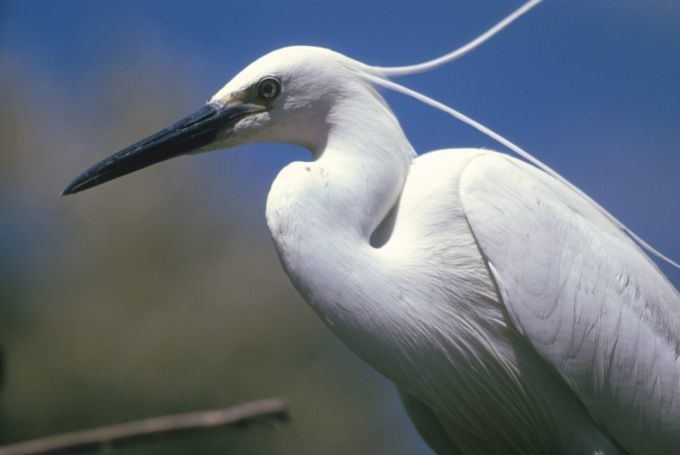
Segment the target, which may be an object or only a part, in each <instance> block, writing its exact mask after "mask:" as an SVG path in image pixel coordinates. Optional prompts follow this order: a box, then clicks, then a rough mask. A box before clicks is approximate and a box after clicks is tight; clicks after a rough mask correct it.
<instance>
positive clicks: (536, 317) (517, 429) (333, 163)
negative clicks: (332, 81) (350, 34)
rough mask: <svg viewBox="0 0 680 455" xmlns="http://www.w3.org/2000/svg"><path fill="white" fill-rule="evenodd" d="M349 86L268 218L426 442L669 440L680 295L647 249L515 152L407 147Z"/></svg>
mask: <svg viewBox="0 0 680 455" xmlns="http://www.w3.org/2000/svg"><path fill="white" fill-rule="evenodd" d="M308 65H309V64H308ZM343 77H344V78H345V79H347V78H348V75H343ZM347 85H348V86H352V84H347ZM352 90H353V93H352V95H351V96H349V95H348V93H346V92H344V93H343V96H342V101H341V102H338V103H337V104H334V105H333V106H332V109H331V112H328V113H325V114H324V115H320V116H318V117H317V118H319V119H323V121H321V120H320V121H319V122H317V123H319V125H323V131H324V132H325V134H324V135H321V136H320V140H319V142H318V144H308V146H309V147H310V149H311V150H312V153H313V155H314V157H315V160H314V161H311V162H296V163H292V164H290V165H289V166H287V167H286V168H284V169H283V170H282V171H281V173H280V174H279V176H278V177H277V179H276V180H275V182H274V184H273V186H272V189H271V192H270V194H269V198H268V201H267V221H268V224H269V227H270V230H271V233H272V237H273V239H274V242H275V245H276V247H277V251H278V253H279V256H280V258H281V261H282V264H283V266H284V268H285V270H286V271H287V273H288V274H289V276H290V278H291V280H292V281H293V283H294V284H295V286H296V288H297V289H298V291H299V292H300V293H301V294H302V295H303V297H304V298H305V300H306V301H307V302H308V303H309V304H310V305H311V306H312V308H314V310H315V311H316V312H317V313H318V314H319V315H320V316H321V318H322V319H323V320H324V321H325V322H326V323H327V324H328V326H329V327H330V328H331V329H332V330H333V331H334V332H335V333H336V334H337V335H338V336H339V337H340V338H341V339H342V340H343V341H344V342H345V343H346V344H347V345H348V346H349V347H350V348H351V349H352V350H353V351H354V352H355V353H357V354H358V355H359V356H360V357H362V358H363V359H364V360H366V361H367V362H368V363H369V364H371V365H372V366H373V367H375V368H376V369H377V370H379V371H380V372H382V373H383V374H384V375H385V376H387V377H388V378H390V379H391V380H392V381H394V382H395V384H396V385H397V386H398V387H399V389H400V390H401V391H402V394H404V395H406V400H405V401H406V404H407V407H409V408H411V409H410V411H411V415H412V416H415V419H417V420H419V421H417V422H416V425H417V426H418V427H419V429H420V430H421V432H422V433H423V434H424V435H426V437H427V434H428V433H434V434H432V435H431V437H430V438H429V442H430V443H431V445H432V446H433V447H435V448H437V450H438V451H440V452H442V453H523V454H530V453H536V454H539V453H606V454H615V453H632V454H646V453H662V452H665V453H670V451H672V450H673V448H675V447H680V401H678V400H675V397H676V396H678V397H680V362H678V358H677V353H678V349H677V347H678V343H679V342H680V337H679V336H678V334H680V331H679V330H678V328H680V323H679V321H680V298H679V297H678V294H677V292H676V291H675V289H674V288H673V287H672V286H671V285H670V283H669V282H668V281H667V280H666V279H665V277H664V276H663V275H662V274H661V273H660V272H659V271H658V269H657V268H656V267H655V266H654V265H653V263H652V262H651V261H650V260H649V259H648V258H647V256H645V255H644V253H642V251H641V250H640V249H639V248H638V247H637V246H636V245H635V244H634V242H633V241H632V240H631V239H630V238H628V237H627V236H626V235H625V234H624V233H622V232H621V231H620V230H619V229H618V228H617V227H616V226H614V225H613V224H612V223H611V222H610V221H609V220H607V219H606V218H605V217H604V216H603V215H602V214H601V213H599V212H598V211H597V210H596V209H594V208H593V207H591V206H590V205H589V204H588V203H587V202H586V201H585V200H584V199H582V198H581V197H580V196H579V195H577V194H576V193H574V192H573V191H572V190H570V189H569V188H567V187H565V186H564V185H563V184H562V183H560V182H558V181H557V180H555V179H553V178H552V177H550V176H548V175H546V174H544V173H543V172H542V171H540V170H538V169H536V168H534V167H532V166H530V165H527V164H525V163H523V162H521V161H519V160H516V159H514V158H511V157H509V156H507V155H503V154H499V153H495V152H490V151H485V150H477V149H451V150H442V151H436V152H430V153H427V154H424V155H422V156H420V157H417V158H415V156H414V153H413V151H412V147H411V146H410V144H409V143H408V141H407V140H406V138H405V136H404V134H403V132H402V130H401V128H400V126H399V123H398V121H397V120H396V117H395V116H394V115H393V114H392V112H391V111H390V110H389V108H388V107H387V105H386V104H385V103H384V102H383V101H382V99H381V98H380V97H379V95H377V94H376V93H375V92H374V91H373V90H372V88H371V87H370V86H368V85H365V86H362V85H361V84H357V85H356V86H354V87H353V88H352ZM359 110H361V112H362V116H361V119H362V121H361V122H360V123H357V122H356V121H355V119H356V115H355V114H356V112H357V111H359ZM307 127H308V128H309V127H310V126H309V125H308V126H307ZM319 128H321V127H319ZM419 406H420V407H421V408H420V412H419V410H418V409H417V408H418V407H419ZM414 407H415V408H416V409H414ZM423 410H426V411H427V412H426V413H425V414H426V416H425V417H423V416H422V414H423V412H422V411H423ZM618 447H621V448H622V449H619V448H618Z"/></svg>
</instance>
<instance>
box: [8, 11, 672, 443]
mask: <svg viewBox="0 0 680 455" xmlns="http://www.w3.org/2000/svg"><path fill="white" fill-rule="evenodd" d="M520 4H521V2H519V1H506V0H497V1H490V0H482V1H472V0H463V1H454V0H449V1H444V0H437V1H423V0H408V1H406V0H399V1H387V0H372V1H366V0H364V1H359V0H354V1H350V0H345V1H336V2H330V1H312V0H305V1H302V0H295V1H281V0H278V1H273V0H262V1H215V0H214V1H192V2H186V1H170V0H165V1H155V0H154V1H151V0H135V1H132V0H117V1H106V2H105V1H88V0H71V1H47V0H45V1H35V0H10V1H7V0H5V1H0V53H2V54H3V55H4V56H5V57H10V58H11V59H12V60H13V61H14V62H15V64H18V65H25V66H27V67H31V68H33V69H34V70H36V71H37V72H38V74H40V77H39V78H37V79H35V80H33V81H32V83H34V84H36V93H41V96H43V95H42V94H44V93H45V92H49V91H50V90H51V88H54V87H57V88H58V89H59V91H60V93H63V94H65V95H64V96H62V97H61V98H59V99H58V102H61V103H66V104H68V105H69V106H70V107H72V108H76V109H77V108H80V111H81V112H82V113H83V116H84V117H87V116H93V117H97V118H100V119H101V118H105V117H106V104H104V103H101V104H100V103H98V99H99V98H100V97H103V94H101V93H98V92H97V91H96V89H95V87H99V86H100V85H98V84H96V83H95V81H98V80H101V79H102V78H105V77H106V75H107V73H109V72H112V71H117V72H123V73H127V72H129V75H130V81H131V82H130V83H131V84H134V81H135V75H136V74H137V73H136V65H138V64H139V62H151V63H152V64H153V62H162V63H163V65H165V66H166V67H168V68H172V69H173V70H172V71H168V72H167V74H163V77H164V78H165V81H164V82H166V83H165V84H163V86H167V85H168V83H169V84H170V86H171V85H172V81H173V80H177V79H181V80H182V83H184V84H187V86H186V87H183V90H184V93H188V96H189V98H190V99H191V100H193V103H192V105H193V107H191V106H187V110H186V111H177V112H172V113H169V116H170V117H171V118H179V117H181V116H183V115H185V114H188V113H189V111H190V110H192V109H193V108H198V107H200V106H201V105H202V104H203V103H204V102H205V101H207V100H208V99H209V98H210V96H211V95H212V94H213V93H214V92H216V91H217V90H218V89H219V88H220V87H221V86H222V85H224V84H225V83H226V82H227V81H228V80H229V79H230V78H231V77H232V76H233V75H235V74H236V73H237V72H238V71H239V70H240V69H241V68H242V67H244V66H245V65H247V64H248V63H249V62H250V61H252V60H254V59H255V58H257V57H259V56H260V55H262V54H264V53H266V52H268V51H271V50H274V49H277V48H280V47H284V46H289V45H296V44H307V45H317V46H323V47H328V48H331V49H334V50H336V51H339V52H342V53H344V54H346V55H348V56H350V57H353V58H355V59H358V60H362V61H364V62H366V63H371V64H376V65H402V64H411V63H416V62H419V61H422V60H425V59H428V58H432V57H436V56H439V55H441V54H443V53H445V52H448V51H450V50H452V49H453V48H455V47H457V46H459V45H461V44H463V43H465V42H467V41H468V40H470V39H472V38H474V37H476V36H477V35H478V34H479V33H481V32H482V31H484V30H486V29H487V28H488V27H489V26H491V25H492V24H494V23H495V22H497V21H498V20H500V19H501V18H502V17H504V16H505V15H507V14H508V13H509V12H511V11H512V10H513V9H514V8H516V7H518V6H519V5H520ZM678 56H680V1H678V0H652V1H646V2H642V1H636V0H598V1H586V0H569V1H566V0H564V1H546V2H545V3H544V4H542V5H540V6H538V7H537V8H536V9H535V10H534V11H532V12H531V13H529V14H528V15H527V16H525V17H523V18H522V19H521V20H520V21H518V22H517V23H515V24H514V25H512V26H511V27H510V28H509V29H507V30H506V31H504V32H502V33H501V34H500V35H499V36H497V37H496V38H494V39H492V41H490V42H489V43H487V44H485V45H483V46H482V47H481V48H479V49H478V50H476V51H474V52H473V53H472V54H470V55H468V56H466V57H464V58H463V59H461V60H459V61H457V62H455V63H453V64H450V65H447V66H445V67H442V68H440V69H438V70H436V71H435V72H432V73H428V74H423V75H416V76H409V77H406V78H401V79H400V80H399V81H400V82H402V83H404V84H405V85H407V86H410V87H412V88H414V89H417V90H419V91H422V92H423V93H425V94H428V95H430V96H433V97H434V98H437V99H439V100H441V101H443V102H445V103H447V104H450V105H451V106H453V107H455V108H457V109H459V110H461V111H463V112H464V113H466V114H468V115H470V116H471V117H473V118H475V119H477V120H479V121H482V122H483V123H485V124H486V125H488V126H489V127H491V128H492V129H495V130H496V131H498V132H500V133H501V134H503V135H505V136H506V137H508V138H509V139H511V140H513V141H514V142H516V143H517V144H519V145H521V146H522V147H524V148H525V149H527V150H528V151H530V152H531V153H533V154H534V155H535V156H537V157H538V158H539V159H541V160H542V161H544V162H545V163H547V164H548V165H550V166H551V167H553V168H554V169H556V170H558V171H559V172H560V173H561V174H562V175H563V176H565V177H566V178H568V179H570V180H571V181H572V182H574V183H576V184H577V185H578V186H579V187H581V188H582V189H583V190H585V191H586V192H587V193H588V194H590V195H591V196H593V197H594V198H595V199H596V200H597V201H599V202H600V203H601V204H602V205H603V206H604V207H606V208H607V209H609V210H610V211H611V212H612V213H613V214H614V215H616V216H617V217H619V219H621V220H622V221H623V222H624V223H626V224H627V225H628V226H629V227H630V228H631V229H633V230H634V231H635V232H637V233H638V234H639V235H640V236H641V237H642V238H644V239H646V240H647V241H648V242H650V243H651V244H652V245H653V246H655V247H657V248H658V249H659V250H661V251H662V252H664V253H666V254H667V255H669V256H671V257H672V258H674V259H675V260H676V261H677V260H680V236H679V235H678V232H679V226H680V204H679V203H678V198H679V197H680V194H679V192H680V58H678ZM108 95H110V94H108ZM174 95H175V94H174V93H167V96H168V97H173V96H174ZM183 96H185V95H183ZM386 97H387V99H388V101H389V102H390V104H391V105H392V106H393V108H394V110H395V112H396V113H397V115H398V117H399V118H400V120H401V123H402V125H403V127H404V129H405V131H406V133H407V136H408V137H409V139H410V140H411V141H412V143H413V144H414V146H415V148H416V150H418V151H419V152H420V153H422V152H426V151H428V150H434V149H438V148H449V147H470V146H472V147H487V148H493V149H498V150H503V149H502V147H501V146H500V145H498V144H495V143H494V142H492V141H491V140H490V139H488V138H486V137H484V136H482V135H480V134H479V133H477V132H475V131H474V130H472V129H470V128H469V127H466V126H465V125H462V124H460V123H458V122H457V121H455V120H453V119H452V118H450V117H448V116H446V115H445V114H443V113H440V112H438V111H435V110H433V109H432V108H430V107H427V106H424V105H421V104H419V103H418V102H416V101H414V100H411V99H408V98H404V97H403V96H401V95H398V94H392V93H387V94H386ZM108 99H110V97H109V98H108ZM55 102H57V101H56V99H54V98H50V97H49V96H46V97H45V105H44V107H45V109H50V106H49V104H50V103H55ZM0 109H1V107H0ZM67 123H68V122H67ZM165 123H167V119H165V120H159V122H158V124H157V125H156V127H157V128H161V127H163V126H165ZM99 125H100V126H99V127H100V128H101V124H99ZM78 128H79V126H78V125H77V124H71V125H69V126H68V128H67V129H66V131H65V134H67V135H68V134H70V135H78ZM152 132H153V130H149V131H147V132H146V133H152ZM98 133H99V134H101V135H102V137H106V138H107V139H110V137H111V132H110V131H107V130H106V129H102V130H101V131H99V132H98ZM138 138H139V137H120V138H116V139H115V141H116V142H117V143H118V148H122V147H123V146H125V145H127V144H128V143H130V142H132V141H134V140H136V139H138ZM46 146H47V145H46ZM114 151H115V150H112V149H97V148H94V149H93V150H92V151H91V159H88V160H87V162H81V161H73V163H72V164H73V168H72V169H70V170H69V171H68V172H66V171H62V170H59V172H60V174H59V179H57V180H59V182H55V183H54V188H52V190H53V194H55V195H56V194H58V193H59V192H60V190H61V189H62V187H63V186H64V185H65V184H66V183H67V182H68V181H69V180H70V179H71V178H72V177H74V176H75V175H77V174H78V173H79V172H80V171H82V170H83V169H84V168H85V167H86V166H89V165H90V164H92V163H93V162H95V161H98V160H99V159H101V158H103V157H104V156H107V155H108V154H110V153H111V152H114ZM55 152H56V153H61V154H63V157H64V159H65V160H73V159H74V156H73V155H69V151H68V150H67V149H63V150H58V151H55ZM0 153H2V151H0ZM305 157H306V153H305V152H304V151H302V150H299V149H297V148H295V147H291V146H286V145H281V144H255V145H248V146H243V147H240V148H237V149H234V150H230V151H227V152H219V153H212V154H208V155H201V156H198V157H192V158H191V159H181V160H176V162H173V163H174V164H163V165H161V168H162V167H163V166H193V167H195V168H196V169H197V171H198V172H200V173H202V175H203V181H204V182H205V183H206V186H210V187H215V186H217V187H220V186H221V185H223V186H224V189H225V190H228V191H231V192H235V194H236V195H235V196H232V198H231V199H229V203H230V204H238V202H239V200H242V201H243V205H244V206H243V207H237V208H239V209H241V211H240V212H238V211H237V213H240V215H239V219H238V220H237V222H238V223H241V224H242V225H243V226H248V227H249V228H250V227H251V226H252V229H255V230H257V231H264V230H265V229H266V227H265V224H264V215H263V213H264V201H265V198H266V193H267V191H268V188H269V184H270V182H271V181H272V180H273V178H274V176H275V175H276V172H277V171H278V169H280V168H281V167H282V166H283V165H285V164H286V163H287V162H289V161H291V160H295V159H305ZM178 163H179V164H178ZM39 165H40V163H36V166H39ZM61 172H65V173H63V175H62V174H61ZM154 172H162V170H161V171H154ZM120 185H133V186H138V187H139V188H141V187H142V186H143V178H142V177H139V176H131V177H129V178H125V179H122V180H120V181H117V182H113V183H111V184H109V185H107V188H106V189H102V190H101V191H115V190H116V188H120ZM52 190H51V191H52ZM197 191H200V190H197ZM86 197H96V196H91V195H90V196H86ZM24 245H28V244H24ZM662 269H663V270H664V271H665V272H666V273H667V274H668V276H669V278H670V279H671V280H672V281H673V283H674V284H675V285H676V287H677V286H678V285H680V273H679V272H678V271H675V270H672V269H671V268H670V267H667V266H662ZM413 444H414V447H421V446H420V445H419V443H418V442H414V443H413Z"/></svg>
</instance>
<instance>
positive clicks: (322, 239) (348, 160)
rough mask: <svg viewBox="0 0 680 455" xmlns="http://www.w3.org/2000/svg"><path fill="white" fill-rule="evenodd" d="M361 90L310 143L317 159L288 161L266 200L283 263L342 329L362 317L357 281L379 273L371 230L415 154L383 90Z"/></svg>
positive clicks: (392, 199) (312, 300)
mask: <svg viewBox="0 0 680 455" xmlns="http://www.w3.org/2000/svg"><path fill="white" fill-rule="evenodd" d="M363 95H364V96H363V97H354V98H353V99H350V100H346V101H343V102H342V104H340V105H338V106H336V107H335V108H334V109H333V110H332V111H331V112H330V113H329V115H328V116H327V117H326V118H325V122H326V124H327V125H330V127H329V128H328V129H327V131H328V134H327V136H326V137H325V138H324V140H323V141H320V143H319V144H317V147H312V150H311V151H312V154H313V155H314V157H315V160H314V161H312V162H295V163H291V164H290V165H288V166H286V167H285V168H284V169H283V170H282V171H281V172H280V173H279V175H278V177H277V178H276V180H275V181H274V184H273V185H272V188H271V191H270V193H269V197H268V200H267V223H268V225H269V228H270V230H271V233H272V237H273V239H274V243H275V244H276V248H277V251H278V253H279V257H280V259H281V262H282V263H283V266H284V268H285V269H286V271H287V272H288V275H289V276H290V278H291V280H292V281H293V283H294V285H295V286H296V288H297V289H298V291H299V292H300V293H301V294H302V295H303V297H305V299H306V300H307V302H308V303H309V304H310V305H311V306H312V307H313V308H314V309H315V310H316V311H317V313H319V314H320V315H321V316H322V317H323V319H324V320H325V321H326V322H327V323H328V324H329V325H330V326H331V327H332V328H333V329H334V330H335V331H336V332H338V331H343V330H344V329H343V328H341V327H344V328H345V329H349V330H351V327H348V326H353V325H356V324H357V323H358V321H356V319H357V316H356V312H357V311H359V312H362V311H363V310H362V309H361V308H360V305H362V304H364V305H365V304H366V302H365V298H366V295H365V294H363V292H365V291H366V287H365V286H363V285H359V281H363V278H365V277H367V276H369V275H371V274H374V273H377V271H376V270H369V268H370V267H371V265H375V263H374V262H373V261H370V260H365V259H366V255H367V254H368V255H370V254H372V252H371V251H372V250H373V247H371V245H370V243H369V242H370V237H371V234H372V233H373V231H374V230H375V229H376V227H377V226H378V225H379V224H380V222H381V221H382V220H383V219H384V218H385V216H386V215H387V214H388V212H389V210H390V209H391V208H392V207H393V206H394V205H395V203H396V202H397V200H398V198H399V196H400V194H401V191H402V188H403V186H404V183H405V181H406V177H407V173H408V170H409V167H410V163H411V160H412V158H413V157H414V156H415V153H414V152H413V148H412V147H411V145H410V144H409V142H408V141H407V139H406V137H405V136H404V133H403V131H402V129H401V127H400V125H399V123H398V121H397V119H396V117H395V116H394V114H393V113H392V112H391V110H390V109H389V107H388V106H387V105H386V104H385V103H384V101H382V98H380V97H379V95H377V94H376V93H373V92H371V91H366V92H365V93H364V94H363ZM359 119H361V120H359ZM359 276H361V277H360V278H358V277H359ZM357 280H359V281H357ZM339 335H340V334H339Z"/></svg>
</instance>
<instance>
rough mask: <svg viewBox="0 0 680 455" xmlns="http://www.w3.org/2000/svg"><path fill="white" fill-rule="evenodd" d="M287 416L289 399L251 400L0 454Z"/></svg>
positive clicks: (63, 449)
mask: <svg viewBox="0 0 680 455" xmlns="http://www.w3.org/2000/svg"><path fill="white" fill-rule="evenodd" d="M288 418H289V414H288V408H287V405H286V402H285V401H284V400H282V399H279V398H272V399H267V400H258V401H250V402H247V403H243V404H239V405H236V406H232V407H230V408H225V409H217V410H213V411H200V412H191V413H187V414H178V415H171V416H163V417H153V418H150V419H144V420H138V421H135V422H127V423H121V424H117V425H110V426H105V427H99V428H93V429H91V430H83V431H75V432H73V433H64V434H59V435H55V436H48V437H45V438H39V439H31V440H29V441H24V442H19V443H16V444H9V445H6V446H0V455H36V454H47V453H50V454H52V453H69V452H74V451H76V450H84V449H97V448H100V447H101V446H113V445H122V444H126V443H130V442H137V441H142V440H148V439H151V438H158V437H164V436H168V435H175V434H178V433H185V432H189V431H197V430H209V429H214V428H221V427H243V426H246V425H250V424H254V423H264V422H268V421H272V420H278V421H286V420H288Z"/></svg>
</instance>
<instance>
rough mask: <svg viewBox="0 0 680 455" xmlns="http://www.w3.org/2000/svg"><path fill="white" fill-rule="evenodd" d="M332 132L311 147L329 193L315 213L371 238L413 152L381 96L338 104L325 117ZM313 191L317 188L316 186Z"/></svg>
mask: <svg viewBox="0 0 680 455" xmlns="http://www.w3.org/2000/svg"><path fill="white" fill-rule="evenodd" d="M327 122H328V124H329V128H328V134H327V136H326V138H325V140H324V141H323V143H322V144H321V145H319V146H318V147H316V148H312V154H313V156H314V162H313V163H312V164H313V166H314V167H315V168H316V169H317V170H318V171H319V172H322V173H323V178H322V179H321V182H318V183H321V184H323V185H324V187H323V188H317V191H318V192H317V191H315V194H311V195H310V197H316V196H319V193H322V194H326V195H327V196H328V197H327V198H324V202H323V204H321V205H320V206H317V207H316V209H317V210H316V213H314V212H308V213H306V214H303V216H314V217H317V216H319V214H320V213H324V214H326V215H327V216H328V218H327V221H328V222H330V223H333V224H340V225H341V226H343V227H346V228H348V229H349V230H350V231H352V232H353V233H357V234H359V235H360V236H361V238H362V239H364V240H368V239H369V238H370V236H371V234H372V233H373V231H374V230H375V229H376V227H377V226H378V225H379V224H380V222H381V221H382V220H383V219H384V218H385V216H386V215H387V213H388V212H389V210H390V209H391V208H392V207H393V206H394V204H395V203H396V201H397V200H398V198H399V195H400V194H401V190H402V188H403V186H404V182H405V181H406V177H407V174H408V170H409V167H410V164H411V160H412V159H413V158H414V157H415V152H414V151H413V148H412V146H411V144H410V143H409V142H408V140H407V139H406V136H405V135H404V132H403V130H402V129H401V126H400V125H399V121H398V120H397V118H396V116H395V115H394V114H393V112H392V111H391V110H390V108H389V107H388V106H387V104H386V103H385V102H384V101H383V100H382V98H381V97H380V95H378V94H377V93H375V92H373V91H368V92H367V93H366V94H365V96H364V97H363V98H360V99H357V98H356V97H354V98H353V99H351V100H348V101H345V102H341V103H338V105H337V106H335V107H334V108H333V110H332V111H331V112H330V114H329V115H328V116H327ZM313 191H314V190H313Z"/></svg>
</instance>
